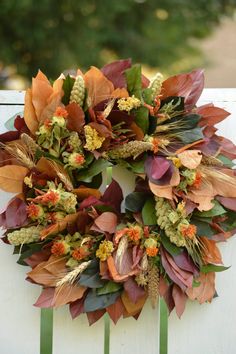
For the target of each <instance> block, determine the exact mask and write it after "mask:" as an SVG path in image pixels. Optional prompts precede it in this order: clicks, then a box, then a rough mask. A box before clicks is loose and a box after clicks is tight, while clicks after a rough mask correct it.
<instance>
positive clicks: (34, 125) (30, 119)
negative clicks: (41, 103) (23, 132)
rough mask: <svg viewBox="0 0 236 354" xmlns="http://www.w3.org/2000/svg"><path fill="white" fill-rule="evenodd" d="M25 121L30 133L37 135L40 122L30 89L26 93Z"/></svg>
mask: <svg viewBox="0 0 236 354" xmlns="http://www.w3.org/2000/svg"><path fill="white" fill-rule="evenodd" d="M24 120H25V124H26V125H27V127H28V128H29V130H30V132H31V133H32V134H33V135H35V133H36V131H37V130H38V126H39V122H38V119H37V116H36V113H35V109H34V106H33V103H32V90H31V89H28V90H26V93H25V107H24Z"/></svg>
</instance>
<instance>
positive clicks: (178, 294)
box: [172, 284, 188, 318]
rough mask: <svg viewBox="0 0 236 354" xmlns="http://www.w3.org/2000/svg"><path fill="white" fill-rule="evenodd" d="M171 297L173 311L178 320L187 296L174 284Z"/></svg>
mask: <svg viewBox="0 0 236 354" xmlns="http://www.w3.org/2000/svg"><path fill="white" fill-rule="evenodd" d="M172 297H173V300H174V303H175V309H176V313H177V316H178V317H179V318H180V317H181V316H182V314H183V312H184V310H185V306H186V302H187V299H188V297H187V295H186V294H185V293H184V292H183V290H182V289H180V287H179V286H178V285H176V284H174V286H173V289H172Z"/></svg>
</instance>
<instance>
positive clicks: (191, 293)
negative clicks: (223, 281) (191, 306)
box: [186, 272, 215, 304]
mask: <svg viewBox="0 0 236 354" xmlns="http://www.w3.org/2000/svg"><path fill="white" fill-rule="evenodd" d="M196 281H197V282H200V285H199V286H198V287H196V288H189V289H187V291H186V294H187V295H188V297H189V298H190V299H191V300H195V299H197V300H198V302H199V303H200V304H203V303H204V302H206V301H209V302H211V301H212V299H213V297H214V295H215V273H214V272H209V273H206V274H204V273H201V274H200V276H199V278H197V279H196Z"/></svg>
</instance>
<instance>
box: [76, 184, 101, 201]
mask: <svg viewBox="0 0 236 354" xmlns="http://www.w3.org/2000/svg"><path fill="white" fill-rule="evenodd" d="M73 193H75V194H76V195H77V197H78V198H77V199H78V201H82V200H84V199H85V198H88V197H90V196H93V197H95V198H97V199H99V198H100V197H101V192H100V191H99V190H98V189H95V188H88V187H83V186H80V187H79V188H76V189H73Z"/></svg>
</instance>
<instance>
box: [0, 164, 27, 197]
mask: <svg viewBox="0 0 236 354" xmlns="http://www.w3.org/2000/svg"><path fill="white" fill-rule="evenodd" d="M28 172H29V170H28V168H26V167H23V166H17V165H6V166H2V167H0V188H1V189H2V190H4V191H5V192H10V193H21V192H22V188H23V181H24V178H25V176H26V175H27V173H28Z"/></svg>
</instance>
